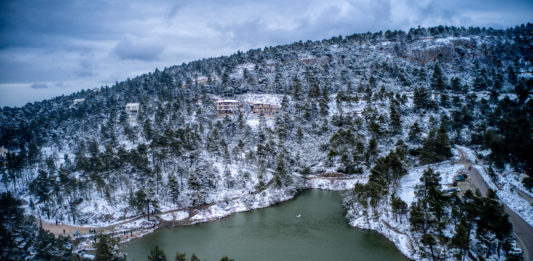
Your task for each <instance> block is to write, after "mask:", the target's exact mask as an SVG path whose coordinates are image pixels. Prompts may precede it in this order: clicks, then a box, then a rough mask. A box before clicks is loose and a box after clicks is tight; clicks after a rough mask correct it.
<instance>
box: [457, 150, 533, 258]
mask: <svg viewBox="0 0 533 261" xmlns="http://www.w3.org/2000/svg"><path fill="white" fill-rule="evenodd" d="M456 149H457V150H458V151H459V153H461V160H460V162H461V163H462V164H463V165H464V167H465V169H467V170H468V174H469V175H468V176H469V177H470V178H471V180H472V185H473V186H474V187H475V188H477V189H479V191H480V192H481V194H482V195H483V196H484V197H486V196H487V194H488V191H489V186H488V185H487V183H486V182H485V180H484V179H483V177H481V175H480V174H479V172H478V171H477V170H476V168H470V166H472V165H473V164H474V163H472V162H471V161H469V160H468V159H467V158H466V157H465V153H464V151H462V150H461V149H459V148H457V147H456ZM502 204H503V207H504V210H505V213H507V214H508V215H509V220H510V221H511V223H513V230H514V233H515V234H516V238H517V241H518V244H519V245H520V248H521V249H522V251H523V252H524V260H528V261H529V260H533V256H532V255H533V227H531V226H530V225H529V224H528V223H527V222H526V221H525V220H524V219H523V218H521V217H520V216H519V215H518V214H516V213H515V212H514V211H513V210H512V209H510V208H509V207H508V206H507V205H506V204H505V203H503V202H502Z"/></svg>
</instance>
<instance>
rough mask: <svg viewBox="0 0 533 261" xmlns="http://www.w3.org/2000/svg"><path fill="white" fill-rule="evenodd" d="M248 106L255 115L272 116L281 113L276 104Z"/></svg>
mask: <svg viewBox="0 0 533 261" xmlns="http://www.w3.org/2000/svg"><path fill="white" fill-rule="evenodd" d="M248 105H250V109H251V110H252V113H254V114H261V113H263V115H265V116H271V115H274V114H276V113H278V111H279V107H278V106H277V105H275V104H269V103H255V102H250V103H248Z"/></svg>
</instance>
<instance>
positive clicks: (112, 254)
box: [94, 234, 126, 261]
mask: <svg viewBox="0 0 533 261" xmlns="http://www.w3.org/2000/svg"><path fill="white" fill-rule="evenodd" d="M118 243H119V242H118V240H117V239H114V238H112V237H110V236H108V235H104V234H100V235H98V241H97V243H96V245H95V248H96V251H95V254H94V260H95V261H109V260H111V261H125V260H126V259H125V258H124V256H123V255H122V253H120V249H119V247H118Z"/></svg>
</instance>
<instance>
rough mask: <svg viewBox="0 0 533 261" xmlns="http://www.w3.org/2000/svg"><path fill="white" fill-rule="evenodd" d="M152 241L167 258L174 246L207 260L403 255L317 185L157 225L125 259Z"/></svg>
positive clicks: (141, 255)
mask: <svg viewBox="0 0 533 261" xmlns="http://www.w3.org/2000/svg"><path fill="white" fill-rule="evenodd" d="M298 214H301V217H300V218H297V217H296V216H297V215H298ZM156 245H157V246H159V247H160V248H161V249H163V250H164V252H165V254H166V255H167V258H168V260H174V257H175V255H176V252H177V251H180V252H186V253H187V256H188V257H190V255H191V253H195V254H196V255H197V256H198V257H199V258H200V259H201V260H204V259H205V260H207V261H218V260H220V258H221V257H223V256H229V257H230V258H233V259H235V260H236V261H243V260H253V261H261V260H277V261H284V260H291V261H294V260H307V261H313V260H321V261H323V260H328V261H329V260H391V261H394V260H407V259H406V258H405V257H404V256H402V255H401V254H400V252H399V251H398V250H397V249H396V248H395V247H394V245H393V244H392V243H391V242H389V241H388V240H386V239H385V238H384V237H382V236H380V235H379V234H377V233H375V232H371V231H364V230H359V229H355V228H353V227H350V226H349V225H348V221H347V220H346V219H345V218H344V214H343V209H342V206H341V197H340V194H339V192H333V191H320V190H307V191H305V192H303V193H301V194H300V195H298V196H297V197H296V199H294V200H291V201H288V202H284V203H282V204H278V205H276V206H272V207H268V208H264V209H258V210H253V211H249V212H244V213H236V214H233V215H231V216H229V217H226V218H223V219H220V220H217V221H214V222H210V223H202V224H197V225H193V226H188V227H177V228H167V229H160V230H158V231H155V232H154V233H151V234H148V235H146V236H144V237H142V238H140V239H135V240H133V241H132V242H130V243H128V244H127V245H126V246H125V249H126V252H127V253H128V259H129V260H134V261H140V260H147V256H148V255H149V253H150V249H152V248H153V247H154V246H156Z"/></svg>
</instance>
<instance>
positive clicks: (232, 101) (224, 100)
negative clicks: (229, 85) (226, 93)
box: [216, 99, 239, 103]
mask: <svg viewBox="0 0 533 261" xmlns="http://www.w3.org/2000/svg"><path fill="white" fill-rule="evenodd" d="M216 102H231V103H239V101H237V100H226V99H221V100H216Z"/></svg>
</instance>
